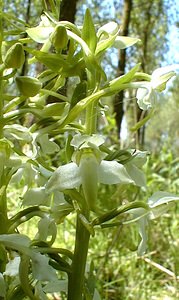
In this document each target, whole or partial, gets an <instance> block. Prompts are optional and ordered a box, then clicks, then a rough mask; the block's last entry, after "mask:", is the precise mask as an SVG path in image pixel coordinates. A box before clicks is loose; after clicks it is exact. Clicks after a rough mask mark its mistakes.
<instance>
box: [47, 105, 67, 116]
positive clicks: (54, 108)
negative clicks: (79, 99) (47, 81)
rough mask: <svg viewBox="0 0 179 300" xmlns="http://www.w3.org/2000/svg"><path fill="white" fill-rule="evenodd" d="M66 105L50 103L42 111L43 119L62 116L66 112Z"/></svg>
mask: <svg viewBox="0 0 179 300" xmlns="http://www.w3.org/2000/svg"><path fill="white" fill-rule="evenodd" d="M65 106H66V103H64V102H63V103H50V104H47V105H46V106H45V107H44V109H43V110H42V116H43V117H55V116H61V115H62V114H63V112H64V109H65Z"/></svg>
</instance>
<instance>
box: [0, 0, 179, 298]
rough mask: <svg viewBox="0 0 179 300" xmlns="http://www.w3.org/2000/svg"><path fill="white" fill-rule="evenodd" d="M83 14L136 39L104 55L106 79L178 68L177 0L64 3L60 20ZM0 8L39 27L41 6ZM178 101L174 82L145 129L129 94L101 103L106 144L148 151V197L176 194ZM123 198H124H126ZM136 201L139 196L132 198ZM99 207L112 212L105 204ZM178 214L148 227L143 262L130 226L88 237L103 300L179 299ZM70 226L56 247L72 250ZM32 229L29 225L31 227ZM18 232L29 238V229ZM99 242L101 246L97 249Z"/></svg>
mask: <svg viewBox="0 0 179 300" xmlns="http://www.w3.org/2000/svg"><path fill="white" fill-rule="evenodd" d="M49 2H50V1H49ZM46 3H47V2H46ZM86 8H90V10H91V14H92V16H93V19H94V21H95V23H96V24H101V25H102V24H105V23H107V22H109V21H112V20H113V21H115V22H117V23H118V24H119V25H120V34H121V35H124V36H130V37H137V38H139V39H140V41H139V43H137V44H135V45H134V46H133V47H130V48H128V49H127V50H120V51H118V50H116V49H115V50H114V49H110V50H109V51H108V52H107V54H106V55H105V58H104V61H103V65H104V66H105V71H106V73H107V74H108V77H109V79H110V78H112V77H113V74H115V75H117V76H119V75H123V74H124V73H125V72H126V71H128V70H129V69H131V67H133V66H134V65H135V64H136V63H138V62H141V70H142V71H143V72H146V73H149V74H151V73H152V71H153V70H154V69H156V68H158V67H160V66H165V65H168V64H177V63H179V56H178V52H177V48H178V46H179V37H178V27H179V18H178V15H179V11H178V9H179V8H178V6H177V1H164V0H154V1H143V0H142V1H138V0H133V1H132V0H130V1H127V0H124V1H120V0H119V1H115V0H113V1H98V0H91V1H81V0H78V1H74V0H73V1H72V0H71V1H63V2H62V7H61V17H60V18H61V20H68V21H70V22H75V23H76V24H78V25H80V24H82V22H83V16H84V13H85V10H86ZM4 9H5V10H6V11H8V12H9V13H13V14H14V15H15V16H16V17H18V18H19V17H20V18H21V19H22V20H25V21H26V23H28V24H29V25H30V26H37V25H38V24H39V21H40V14H41V12H42V5H41V3H40V1H32V0H28V1H20V0H19V1H7V0H5V1H4ZM38 67H39V68H40V67H41V66H40V65H39V66H38ZM21 72H22V74H20V75H28V74H35V73H38V72H39V70H38V69H36V70H32V69H28V68H27V65H24V68H23V69H22V70H21ZM73 84H75V83H74V82H73V80H72V81H69V82H68V83H67V85H66V88H65V90H64V94H70V93H72V86H73ZM178 95H179V77H178V76H176V77H175V78H174V79H173V82H172V83H170V84H169V85H168V88H167V90H166V91H165V93H163V94H161V95H160V97H161V98H162V102H163V104H162V105H161V106H160V108H159V109H158V111H157V113H155V115H154V116H153V117H152V118H151V119H149V120H148V121H147V122H146V123H145V122H144V126H143V127H141V128H138V127H137V126H136V124H139V123H138V122H143V120H144V121H145V120H146V118H147V115H146V113H145V112H144V111H141V110H140V109H139V108H138V106H137V105H136V98H135V93H134V92H130V91H126V92H125V93H124V92H120V93H119V94H117V95H116V96H115V97H109V98H107V99H105V102H106V104H107V105H108V106H109V111H110V113H109V114H106V115H105V116H101V119H100V122H99V129H100V131H101V132H103V133H104V134H105V133H106V132H108V138H109V139H110V140H112V141H114V142H115V143H116V144H117V145H119V146H120V147H121V149H125V148H127V147H130V148H138V149H141V150H145V149H147V151H149V153H150V157H149V158H148V162H147V164H146V165H145V171H146V174H147V182H148V191H147V193H148V195H151V194H152V193H153V191H155V190H161V191H168V192H172V193H177V192H178V190H179V179H178V175H179V157H178V155H179V117H178V116H179V98H178ZM51 101H53V99H51ZM10 193H11V195H12V198H13V199H14V200H12V207H13V209H14V207H16V206H17V196H16V197H14V195H15V194H16V191H13V190H11V191H10ZM116 193H117V194H118V196H119V195H120V193H121V191H120V190H117V191H116ZM133 195H134V193H133ZM103 196H104V195H101V197H103ZM124 196H125V197H126V198H129V197H130V191H129V192H128V194H127V195H124ZM133 197H134V196H133ZM135 197H136V199H137V197H138V194H137V191H136V194H135ZM104 201H106V206H109V208H110V203H108V202H107V199H104ZM178 213H179V212H178V206H177V205H176V206H175V207H174V209H173V210H172V212H170V213H167V214H166V215H165V217H164V218H162V219H157V221H154V223H155V226H153V227H151V228H150V239H149V249H148V252H147V254H146V255H145V256H144V257H137V255H136V252H135V250H136V246H137V245H136V240H137V238H136V235H137V233H136V229H135V228H134V227H130V226H127V227H125V228H124V227H123V226H119V227H117V228H115V229H113V230H108V229H105V230H104V231H103V232H101V233H100V234H99V235H98V237H97V238H96V237H94V238H93V240H92V242H91V248H90V257H91V258H92V259H93V261H94V262H95V266H96V272H97V278H99V282H97V285H98V290H99V291H100V294H102V299H104V300H107V299H109V300H113V299H115V300H117V299H126V300H128V299H141V300H144V299H145V300H147V299H153V300H155V299H156V300H157V299H164V300H170V299H178V297H179V288H178V276H179V258H178V255H177V253H178V249H179V236H178ZM68 222H69V223H70V222H72V220H68V221H66V223H65V224H64V230H63V232H61V233H60V237H59V240H60V239H62V240H63V241H64V243H69V244H70V243H72V241H73V238H72V236H73V233H71V232H69V230H68V229H69V224H68ZM30 226H34V225H33V223H32V225H30ZM22 230H23V231H24V232H29V234H30V235H33V230H32V227H31V229H30V227H29V225H28V226H24V228H23V229H22ZM30 231H32V232H30ZM119 236H120V244H119V243H118V238H119ZM129 236H130V238H129ZM97 239H98V240H99V239H100V243H99V242H98V241H97Z"/></svg>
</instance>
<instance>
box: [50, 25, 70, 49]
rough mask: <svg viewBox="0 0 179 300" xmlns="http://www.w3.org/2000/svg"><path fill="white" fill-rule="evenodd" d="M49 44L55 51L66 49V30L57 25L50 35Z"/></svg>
mask: <svg viewBox="0 0 179 300" xmlns="http://www.w3.org/2000/svg"><path fill="white" fill-rule="evenodd" d="M51 42H52V44H53V46H54V47H55V49H56V50H57V51H59V50H61V49H64V48H66V46H67V43H68V35H67V31H66V28H65V27H63V26H61V25H58V26H57V27H56V28H55V31H54V32H53V33H52V35H51Z"/></svg>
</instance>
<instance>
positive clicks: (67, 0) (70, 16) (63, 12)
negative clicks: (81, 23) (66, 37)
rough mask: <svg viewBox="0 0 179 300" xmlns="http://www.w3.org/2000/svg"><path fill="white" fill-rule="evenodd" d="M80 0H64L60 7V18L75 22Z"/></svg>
mask: <svg viewBox="0 0 179 300" xmlns="http://www.w3.org/2000/svg"><path fill="white" fill-rule="evenodd" d="M77 2H78V0H63V1H62V3H61V8H60V20H64V21H69V22H71V23H74V21H75V15H76V6H77Z"/></svg>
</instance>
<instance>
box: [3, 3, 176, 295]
mask: <svg viewBox="0 0 179 300" xmlns="http://www.w3.org/2000/svg"><path fill="white" fill-rule="evenodd" d="M52 10H53V13H51V14H49V13H48V12H45V13H44V15H43V16H42V17H41V22H40V24H39V25H38V26H37V27H33V28H29V27H27V26H26V24H25V23H24V22H23V21H22V20H21V21H19V20H18V19H16V18H14V19H13V20H15V21H16V22H17V24H18V25H16V27H17V36H16V38H15V37H13V39H9V38H6V33H5V35H4V36H3V28H2V22H1V35H2V37H3V39H2V40H3V41H2V44H1V58H0V63H1V66H0V72H1V79H0V93H1V99H0V297H1V299H7V300H10V299H18V300H19V299H27V297H28V299H36V300H37V299H48V295H49V294H50V293H54V292H56V293H58V292H59V293H61V292H63V293H66V295H67V299H68V300H82V299H88V300H90V299H91V300H92V299H93V300H95V299H100V296H99V294H98V292H97V290H96V288H95V285H94V278H92V277H93V276H94V275H93V276H92V274H93V273H94V272H93V270H91V273H90V272H86V271H85V270H86V266H87V254H88V247H89V239H90V237H91V236H92V237H93V236H94V234H95V230H96V228H98V230H99V228H100V227H105V226H108V225H109V224H110V226H112V225H113V221H114V222H115V219H116V218H117V220H118V221H119V220H121V222H122V220H123V216H124V215H126V214H127V215H128V216H129V221H130V222H137V224H138V228H139V235H140V237H141V239H140V244H139V246H138V253H139V255H143V254H144V253H145V251H146V247H147V230H146V228H147V224H148V222H150V220H151V219H154V218H156V217H158V216H160V215H161V214H162V213H164V212H165V211H167V210H168V209H169V208H170V207H171V206H172V203H173V202H174V201H176V200H179V197H178V196H175V195H172V194H169V193H165V192H156V193H155V194H154V195H152V196H151V197H150V199H148V200H147V201H145V199H141V201H134V202H129V203H126V204H123V205H121V206H118V205H117V204H115V203H113V209H112V210H110V211H108V210H107V209H106V208H105V207H101V206H99V201H98V197H99V193H100V186H101V185H108V186H110V185H116V186H117V185H123V186H125V187H126V189H127V188H128V186H129V185H136V186H139V187H146V181H145V175H144V174H143V171H142V166H143V164H144V163H145V162H146V156H147V152H141V151H139V150H135V151H134V150H132V149H125V150H120V149H118V150H116V149H115V150H113V147H112V145H110V146H109V145H108V143H107V142H106V136H104V135H102V134H99V131H98V116H99V115H100V113H101V112H103V111H104V106H103V103H102V98H103V97H106V96H110V95H111V96H112V95H114V94H115V93H118V92H119V91H121V90H125V89H137V102H138V104H139V106H140V108H141V109H144V110H146V109H149V110H150V109H155V107H156V106H158V105H159V104H160V103H159V98H158V96H157V95H158V92H161V91H162V90H164V89H165V87H166V83H167V81H168V80H169V79H170V78H172V77H173V76H174V75H175V72H174V71H173V67H171V66H169V67H165V68H160V69H158V70H156V71H154V73H153V74H152V75H151V76H150V75H148V74H145V73H141V72H140V71H139V70H140V64H139V65H136V66H135V67H133V68H132V69H131V70H130V71H129V72H128V73H126V74H125V75H123V76H120V77H118V78H115V79H113V80H111V81H108V79H107V76H106V74H105V71H104V70H103V68H102V66H101V61H102V58H103V55H104V53H105V51H106V50H107V49H108V48H110V47H113V46H114V47H117V48H119V49H124V48H126V47H129V46H132V45H133V44H135V43H136V42H137V41H138V39H135V38H130V37H123V36H120V35H119V27H118V25H117V24H116V23H115V22H110V23H108V24H106V25H104V26H102V27H100V28H97V27H95V25H94V23H93V20H92V17H91V14H90V12H89V10H87V11H86V13H85V16H84V22H83V25H82V27H78V26H76V25H74V24H72V23H70V22H66V21H60V22H59V21H58V18H57V17H56V10H55V9H52ZM1 18H3V19H4V21H5V22H9V23H10V24H11V22H14V21H12V20H11V19H10V18H8V14H7V13H5V12H4V13H3V12H1ZM11 25H12V24H11ZM24 31H26V33H27V35H28V36H27V37H26V38H21V37H20V36H19V34H20V33H21V32H24ZM10 32H11V31H10ZM10 32H9V35H10ZM34 42H36V43H39V44H40V45H41V48H40V50H36V48H37V47H36V45H35V46H34ZM38 48H39V46H38ZM24 51H26V52H27V53H29V55H30V59H29V61H28V63H29V68H30V70H32V71H31V74H32V72H33V70H34V69H35V67H34V66H35V65H36V63H38V64H39V63H41V64H42V65H43V66H44V69H43V71H42V72H41V73H40V74H38V76H37V77H33V76H20V75H19V70H20V69H21V67H22V65H23V64H24V61H25V53H24ZM31 66H32V67H31ZM71 78H75V79H76V81H75V86H74V87H73V91H72V96H68V94H67V95H64V94H62V93H60V90H61V89H63V88H64V87H65V86H66V82H67V79H68V84H69V85H70V82H74V81H71ZM12 84H13V85H14V88H13V89H12V88H11V85H12ZM49 96H53V97H54V99H55V100H54V101H53V102H52V103H48V101H47V100H48V97H49ZM26 116H31V117H32V116H34V121H33V124H32V125H30V126H25V125H22V122H20V121H19V119H20V120H21V119H23V118H26ZM59 140H60V141H61V140H63V143H64V145H65V146H64V149H60V147H59V143H58V141H59ZM62 150H63V151H62ZM55 155H56V157H57V160H56V161H57V162H56V164H57V167H54V165H53V163H52V161H53V159H54V158H55ZM50 158H53V159H50ZM17 183H20V184H21V185H23V192H22V195H21V197H20V198H19V203H20V204H19V205H18V207H19V209H18V212H16V213H13V212H11V211H9V198H8V197H9V194H8V193H7V192H8V191H9V187H12V186H14V184H16V185H15V186H16V187H17ZM109 201H110V199H109ZM69 214H75V215H76V227H75V230H76V237H75V246H74V251H73V253H72V252H71V251H69V250H68V249H64V248H56V247H54V246H53V244H54V242H55V241H56V238H57V227H58V226H60V224H61V223H63V221H64V218H65V217H67V216H68V215H69ZM35 216H37V217H38V218H39V219H40V220H39V222H38V226H37V233H36V235H35V237H34V238H30V237H28V236H26V235H23V234H21V233H20V232H21V230H20V225H21V224H22V223H24V222H28V220H30V219H32V218H33V217H35ZM120 218H121V219H120ZM17 275H18V276H17ZM91 278H92V279H91Z"/></svg>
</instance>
